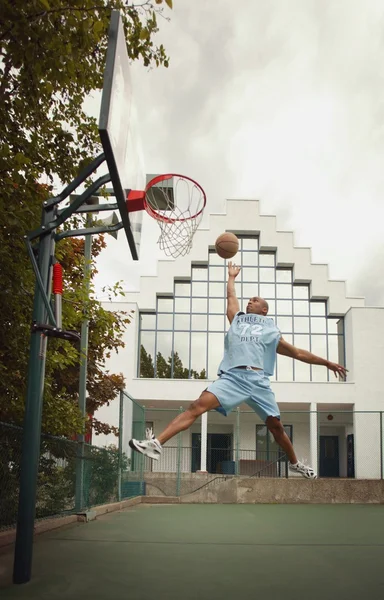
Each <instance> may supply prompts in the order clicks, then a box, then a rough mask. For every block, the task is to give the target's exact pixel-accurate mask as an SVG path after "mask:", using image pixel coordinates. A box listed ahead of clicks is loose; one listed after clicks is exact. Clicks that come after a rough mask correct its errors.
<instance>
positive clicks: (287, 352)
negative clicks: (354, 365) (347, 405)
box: [277, 338, 348, 379]
mask: <svg viewBox="0 0 384 600" xmlns="http://www.w3.org/2000/svg"><path fill="white" fill-rule="evenodd" d="M277 353H278V354H282V355H283V356H289V357H290V358H294V359H296V360H300V361H301V362H305V363H308V364H310V365H322V366H324V367H327V368H328V369H330V371H333V372H334V374H335V377H337V376H339V377H340V379H345V378H346V376H347V372H348V369H346V368H345V367H343V366H342V365H338V364H337V363H333V362H331V361H329V360H326V359H325V358H321V357H320V356H316V355H315V354H312V353H311V352H308V350H302V349H300V348H296V346H292V344H289V343H288V342H286V341H285V340H284V339H283V338H281V339H280V342H279V345H278V346H277Z"/></svg>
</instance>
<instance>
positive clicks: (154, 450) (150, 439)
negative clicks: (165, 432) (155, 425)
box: [129, 429, 163, 460]
mask: <svg viewBox="0 0 384 600" xmlns="http://www.w3.org/2000/svg"><path fill="white" fill-rule="evenodd" d="M145 433H146V438H147V439H146V440H142V441H139V440H129V445H130V447H131V448H132V450H136V452H141V454H144V455H145V456H149V458H153V459H154V460H159V458H160V456H161V453H162V451H163V448H162V446H161V444H160V442H159V440H157V439H156V438H155V436H154V434H153V432H152V429H146V431H145Z"/></svg>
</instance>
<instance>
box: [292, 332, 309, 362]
mask: <svg viewBox="0 0 384 600" xmlns="http://www.w3.org/2000/svg"><path fill="white" fill-rule="evenodd" d="M294 345H295V346H296V348H301V349H302V350H310V345H309V335H297V334H295V342H294ZM296 362H297V361H296Z"/></svg>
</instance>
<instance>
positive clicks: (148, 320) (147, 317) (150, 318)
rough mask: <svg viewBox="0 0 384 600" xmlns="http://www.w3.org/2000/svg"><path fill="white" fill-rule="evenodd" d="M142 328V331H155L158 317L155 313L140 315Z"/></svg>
mask: <svg viewBox="0 0 384 600" xmlns="http://www.w3.org/2000/svg"><path fill="white" fill-rule="evenodd" d="M140 327H141V329H155V328H156V315H155V314H154V313H152V314H149V313H140Z"/></svg>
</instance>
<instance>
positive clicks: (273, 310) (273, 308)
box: [268, 299, 276, 317]
mask: <svg viewBox="0 0 384 600" xmlns="http://www.w3.org/2000/svg"><path fill="white" fill-rule="evenodd" d="M268 306H269V311H268V317H272V316H273V315H275V314H276V302H275V301H274V300H270V299H268Z"/></svg>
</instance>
